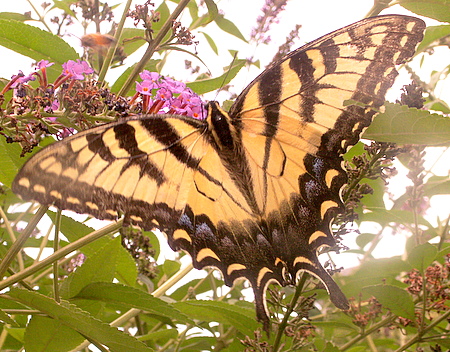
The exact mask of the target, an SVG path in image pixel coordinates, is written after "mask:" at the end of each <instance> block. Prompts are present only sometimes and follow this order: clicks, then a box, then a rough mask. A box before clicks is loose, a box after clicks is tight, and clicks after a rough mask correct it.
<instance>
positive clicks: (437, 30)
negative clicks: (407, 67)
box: [416, 25, 450, 55]
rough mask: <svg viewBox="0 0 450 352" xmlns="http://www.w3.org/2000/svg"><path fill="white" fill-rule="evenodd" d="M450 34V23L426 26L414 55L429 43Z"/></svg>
mask: <svg viewBox="0 0 450 352" xmlns="http://www.w3.org/2000/svg"><path fill="white" fill-rule="evenodd" d="M449 34H450V25H441V26H430V27H427V29H426V31H425V34H424V36H423V40H422V41H421V42H420V44H419V46H418V47H417V50H416V55H417V53H419V52H422V51H423V50H425V49H426V48H428V46H429V45H430V44H432V43H433V42H436V41H438V40H439V39H441V38H445V37H447V36H448V35H449Z"/></svg>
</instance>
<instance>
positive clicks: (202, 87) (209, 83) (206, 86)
mask: <svg viewBox="0 0 450 352" xmlns="http://www.w3.org/2000/svg"><path fill="white" fill-rule="evenodd" d="M245 63H246V61H245V60H236V61H235V62H234V64H233V67H231V68H230V69H229V70H228V71H227V72H225V73H224V74H223V75H221V76H219V77H215V78H211V79H205V80H201V81H194V82H190V83H186V86H188V87H189V88H191V89H192V90H193V91H194V92H195V93H197V94H199V95H201V94H205V93H208V92H212V91H214V90H216V89H218V88H221V87H223V86H225V85H226V84H228V83H229V82H230V81H231V80H232V79H233V78H234V77H235V76H236V75H237V74H238V72H239V71H240V70H241V68H242V67H244V65H245Z"/></svg>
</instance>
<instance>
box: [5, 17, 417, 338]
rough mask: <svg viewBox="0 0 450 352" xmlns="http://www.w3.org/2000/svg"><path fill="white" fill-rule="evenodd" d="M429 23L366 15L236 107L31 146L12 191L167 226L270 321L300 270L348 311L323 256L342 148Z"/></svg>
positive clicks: (174, 240) (282, 67)
mask: <svg viewBox="0 0 450 352" xmlns="http://www.w3.org/2000/svg"><path fill="white" fill-rule="evenodd" d="M424 28H425V24H424V22H423V21H421V20H420V19H417V18H413V17H407V16H398V15H388V16H379V17H374V18H368V19H364V20H362V21H359V22H357V23H354V24H352V25H349V26H347V27H345V28H342V29H339V30H337V31H335V32H333V33H330V34H328V35H325V36H323V37H321V38H319V39H317V40H315V41H313V42H311V43H309V44H307V45H305V46H303V47H301V48H299V49H297V50H295V51H293V52H291V53H290V54H289V55H287V56H286V57H284V58H283V59H282V60H281V61H279V62H277V63H275V64H273V65H271V66H270V67H269V68H268V69H267V70H265V71H264V72H263V73H262V74H261V75H260V76H258V77H257V78H256V79H255V80H254V81H253V82H252V83H251V84H250V85H249V86H248V87H247V88H246V89H245V90H244V91H243V92H242V93H241V94H240V96H239V97H238V98H237V100H236V102H235V103H234V105H233V106H232V108H231V109H230V112H229V113H226V112H225V111H223V110H222V109H221V108H220V107H219V105H218V104H217V103H215V102H211V103H209V104H208V106H207V110H208V116H207V117H206V119H205V120H196V119H193V118H189V117H185V116H177V115H148V116H139V117H134V118H131V119H127V120H120V121H117V122H113V123H109V124H105V125H102V126H99V127H96V128H92V129H89V130H86V131H83V132H80V133H77V134H76V135H74V136H71V137H68V138H66V139H64V140H63V141H60V142H57V143H54V144H52V145H50V146H49V147H47V148H45V149H43V150H42V151H40V152H39V153H37V154H36V155H35V156H34V157H32V158H31V159H30V160H29V161H28V162H27V163H26V164H25V165H24V166H23V168H22V169H21V170H20V172H19V174H18V175H17V177H16V179H15V181H14V183H13V187H12V189H13V191H14V192H15V193H17V194H19V195H21V196H22V198H24V199H26V200H31V199H33V200H36V201H38V202H40V203H42V204H48V205H50V204H54V205H55V206H57V207H58V208H60V209H70V210H73V211H75V212H78V213H87V214H90V215H92V216H94V217H96V218H99V219H116V218H117V217H118V216H119V214H124V218H125V221H126V222H127V223H129V224H134V225H138V226H140V227H142V228H144V229H146V230H152V229H155V228H158V229H160V230H161V231H163V232H164V233H166V234H167V236H168V241H169V244H170V246H171V247H172V248H173V249H174V250H179V249H184V250H186V251H187V252H189V254H190V255H191V256H192V260H193V263H194V266H195V267H196V268H198V269H201V268H203V267H205V266H214V267H217V268H219V269H220V271H221V272H222V274H223V277H224V281H225V284H227V285H229V286H231V285H232V283H233V281H234V280H235V279H237V278H239V277H245V278H247V279H248V280H249V281H250V283H251V285H252V288H253V291H254V294H255V301H256V312H257V317H258V319H259V320H260V321H262V322H263V323H264V326H265V329H266V330H267V329H268V328H269V317H268V312H267V307H266V302H265V291H266V288H267V286H268V284H269V283H270V282H277V283H278V284H280V285H282V286H285V285H287V284H295V280H296V278H297V276H298V273H299V272H300V271H306V272H309V273H311V274H312V275H314V276H316V277H318V278H319V279H320V280H321V281H322V283H323V284H324V285H325V287H326V289H327V290H328V292H329V294H330V297H331V301H332V302H333V303H334V304H335V305H336V306H337V307H338V308H341V309H348V307H349V304H348V301H347V299H346V297H345V296H344V294H343V293H342V291H341V290H340V288H339V287H338V285H337V284H336V283H335V282H334V281H333V279H332V278H331V277H330V275H329V274H328V273H327V271H326V270H325V269H324V268H323V267H322V266H321V264H320V262H319V261H318V258H317V250H318V249H319V247H321V246H334V245H335V240H334V238H333V235H332V233H331V230H330V223H331V221H332V219H333V217H334V216H335V215H336V213H337V212H339V211H342V208H343V203H342V201H341V198H340V195H339V192H340V190H341V188H342V186H343V185H344V184H345V182H346V180H347V175H346V173H345V171H344V170H343V169H342V166H341V162H342V154H343V153H344V152H345V151H346V149H347V148H348V147H349V146H352V145H354V144H355V143H356V142H357V141H358V140H359V136H360V134H361V132H362V130H363V129H364V128H365V127H367V126H368V125H369V124H370V122H371V119H372V117H373V115H374V114H375V111H376V110H377V109H378V108H379V107H380V106H381V105H382V104H383V102H384V96H385V93H386V91H387V89H388V88H390V87H391V85H392V84H393V82H394V79H395V77H396V76H397V71H396V69H395V66H396V65H398V64H401V63H403V62H405V61H406V60H407V59H409V58H410V57H411V56H412V55H413V54H414V51H415V47H416V45H417V44H418V43H419V42H420V41H421V39H422V36H423V31H424ZM346 101H347V102H348V101H353V102H357V103H356V104H346Z"/></svg>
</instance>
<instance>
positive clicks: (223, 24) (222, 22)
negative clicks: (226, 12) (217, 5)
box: [214, 15, 247, 43]
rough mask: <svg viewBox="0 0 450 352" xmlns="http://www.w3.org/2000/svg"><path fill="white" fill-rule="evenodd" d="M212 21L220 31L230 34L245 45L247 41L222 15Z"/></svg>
mask: <svg viewBox="0 0 450 352" xmlns="http://www.w3.org/2000/svg"><path fill="white" fill-rule="evenodd" d="M214 21H215V22H216V24H217V26H218V27H219V28H220V29H221V30H223V31H224V32H226V33H228V34H231V35H233V36H235V37H236V38H239V39H241V40H243V41H244V42H246V43H247V40H246V39H245V37H244V36H243V35H242V33H241V31H240V30H239V28H238V27H236V25H235V24H234V23H233V22H231V21H230V20H227V19H226V18H225V17H223V15H219V16H217V17H216V18H215V20H214Z"/></svg>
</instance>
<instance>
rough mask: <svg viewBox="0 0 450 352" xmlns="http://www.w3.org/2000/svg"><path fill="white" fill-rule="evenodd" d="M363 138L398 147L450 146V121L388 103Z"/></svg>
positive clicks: (439, 116) (426, 112)
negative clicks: (414, 145)
mask: <svg viewBox="0 0 450 352" xmlns="http://www.w3.org/2000/svg"><path fill="white" fill-rule="evenodd" d="M385 107H386V110H385V112H383V113H380V114H378V115H377V116H376V118H375V119H374V121H373V123H372V124H371V125H370V126H369V128H368V129H367V130H366V132H365V133H364V135H363V138H366V139H372V140H375V141H378V142H392V143H398V144H423V145H430V146H448V145H450V118H447V117H444V116H441V115H438V114H432V113H430V112H428V111H426V110H418V109H414V108H408V107H407V106H404V105H398V104H392V103H386V104H385Z"/></svg>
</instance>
